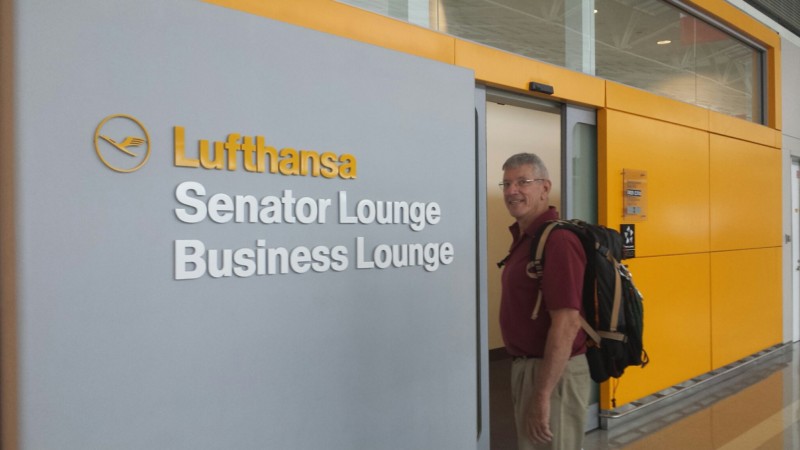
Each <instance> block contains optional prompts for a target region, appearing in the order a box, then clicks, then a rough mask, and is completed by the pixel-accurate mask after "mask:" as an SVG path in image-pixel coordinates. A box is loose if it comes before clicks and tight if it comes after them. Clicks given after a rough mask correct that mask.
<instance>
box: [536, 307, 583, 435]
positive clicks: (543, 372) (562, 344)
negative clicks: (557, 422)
mask: <svg viewBox="0 0 800 450" xmlns="http://www.w3.org/2000/svg"><path fill="white" fill-rule="evenodd" d="M550 320H551V324H550V330H549V331H548V332H547V342H546V343H545V347H544V358H542V364H541V365H540V366H539V368H538V369H537V371H536V376H535V379H534V383H533V396H532V397H531V399H530V403H529V405H528V411H527V414H526V417H525V422H526V427H527V429H528V430H527V432H528V437H530V439H531V440H532V441H533V442H538V443H546V442H550V441H552V440H553V433H552V432H551V431H550V396H551V394H552V393H553V389H554V388H555V387H556V384H558V380H559V379H561V375H562V374H563V373H564V367H566V365H567V361H569V356H570V352H571V350H572V343H573V342H574V341H575V336H576V335H577V334H578V330H579V329H580V327H581V322H580V313H579V312H578V311H577V310H575V309H569V308H564V309H557V310H553V311H550Z"/></svg>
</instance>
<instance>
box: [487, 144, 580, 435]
mask: <svg viewBox="0 0 800 450" xmlns="http://www.w3.org/2000/svg"><path fill="white" fill-rule="evenodd" d="M501 187H502V188H503V198H504V200H505V204H506V208H507V209H508V212H509V213H510V214H511V216H512V217H514V219H516V223H514V224H513V225H512V226H511V227H510V230H511V234H512V237H513V242H512V244H511V250H510V251H509V254H508V257H507V258H506V259H505V266H504V268H503V274H502V287H503V294H502V299H501V304H500V329H501V331H502V334H503V341H504V342H505V346H506V350H507V351H508V352H509V353H510V354H511V356H512V357H513V363H512V368H511V378H512V382H511V383H512V395H513V400H514V416H515V419H516V425H517V440H518V446H519V449H520V450H528V449H540V448H541V449H576V450H579V449H580V448H581V445H582V443H583V435H584V432H583V430H584V422H585V416H586V409H587V406H588V401H589V390H590V386H591V378H590V376H589V366H588V364H587V362H586V357H585V356H584V355H583V353H584V352H585V342H586V335H585V334H584V332H583V330H581V325H580V314H581V292H582V289H583V273H584V270H585V268H586V256H585V253H584V251H583V248H582V246H581V243H580V240H579V239H578V237H577V236H575V235H574V234H572V233H571V232H570V231H568V230H555V231H553V232H552V233H551V234H550V236H549V238H548V239H547V244H546V246H545V253H544V274H543V276H542V278H541V279H534V278H531V277H530V276H529V275H528V273H527V271H526V267H527V265H528V262H529V261H530V245H531V242H532V240H533V237H534V235H535V234H536V233H537V231H538V230H539V229H540V228H541V227H542V225H543V224H544V223H545V222H547V221H549V220H555V219H557V218H558V212H557V211H556V209H555V208H554V207H551V206H549V204H548V196H549V194H550V189H551V187H552V183H551V182H550V179H549V176H548V173H547V168H546V167H545V165H544V163H543V162H542V160H541V159H540V158H539V157H538V156H536V155H534V154H530V153H520V154H517V155H514V156H512V157H511V158H509V159H508V160H507V161H506V162H505V164H503V183H501ZM540 289H541V290H542V304H541V307H540V309H539V311H538V315H537V314H535V313H534V306H535V304H536V299H537V294H538V292H539V290H540ZM532 316H535V318H533V317H532Z"/></svg>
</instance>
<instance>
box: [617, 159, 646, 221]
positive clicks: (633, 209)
mask: <svg viewBox="0 0 800 450" xmlns="http://www.w3.org/2000/svg"><path fill="white" fill-rule="evenodd" d="M622 217H624V218H625V220H629V221H643V220H647V171H646V170H639V169H623V170H622Z"/></svg>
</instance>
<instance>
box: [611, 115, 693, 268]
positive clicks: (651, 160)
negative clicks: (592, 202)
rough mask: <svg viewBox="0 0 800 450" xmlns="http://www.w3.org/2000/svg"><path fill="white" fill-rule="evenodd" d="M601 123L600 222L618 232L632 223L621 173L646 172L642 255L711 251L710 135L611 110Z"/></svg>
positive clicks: (640, 234) (639, 227) (640, 231)
mask: <svg viewBox="0 0 800 450" xmlns="http://www.w3.org/2000/svg"><path fill="white" fill-rule="evenodd" d="M598 121H599V127H598V129H601V130H604V132H603V133H602V134H601V138H600V143H599V146H600V149H599V151H600V158H598V159H599V161H600V165H601V168H600V169H601V170H600V173H599V178H600V179H601V181H602V180H605V183H606V186H605V188H602V187H601V189H600V193H601V199H600V220H601V222H603V223H605V224H606V225H607V226H609V227H610V228H615V229H618V227H619V224H620V223H627V220H625V219H624V218H623V215H622V211H623V196H622V192H623V189H622V187H623V178H622V171H623V169H641V170H646V171H647V199H646V201H647V219H646V220H644V221H641V222H634V223H635V224H636V235H637V238H636V254H637V256H654V255H674V254H681V253H697V252H706V251H708V249H709V244H708V227H709V223H708V203H709V191H708V173H709V167H708V133H706V132H704V131H700V130H696V129H693V128H687V127H682V126H678V125H675V124H671V123H667V122H662V121H659V120H654V119H649V118H646V117H640V116H636V115H632V114H626V113H622V112H618V111H611V110H605V111H602V112H601V113H600V115H599V120H598ZM603 192H606V193H607V195H608V197H607V198H606V199H605V202H603V199H602V193H603Z"/></svg>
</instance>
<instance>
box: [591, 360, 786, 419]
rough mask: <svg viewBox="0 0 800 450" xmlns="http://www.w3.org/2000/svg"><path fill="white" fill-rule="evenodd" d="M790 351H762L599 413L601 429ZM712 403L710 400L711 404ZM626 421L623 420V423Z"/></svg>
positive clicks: (632, 417) (635, 416) (712, 384)
mask: <svg viewBox="0 0 800 450" xmlns="http://www.w3.org/2000/svg"><path fill="white" fill-rule="evenodd" d="M787 350H791V345H790V344H778V345H774V346H772V347H769V348H767V349H765V350H762V351H760V352H758V353H755V354H753V355H750V356H747V357H745V358H742V359H740V360H738V361H736V362H733V363H731V364H728V365H726V366H723V367H720V368H718V369H716V370H712V371H711V372H707V373H704V374H702V375H699V376H697V377H695V378H692V379H690V380H687V381H684V382H682V383H678V384H676V385H674V386H672V387H670V388H667V389H664V390H663V391H659V392H657V393H655V394H652V395H649V396H647V397H644V398H641V399H638V400H636V401H633V402H630V403H627V404H625V405H623V406H620V407H619V408H615V409H611V410H601V411H600V414H599V415H600V428H601V429H604V430H608V429H610V428H612V427H615V426H617V425H621V424H622V423H628V422H629V421H630V419H634V418H637V417H639V416H641V415H642V413H643V412H644V411H645V410H647V409H649V408H650V407H652V406H654V405H658V404H662V406H664V405H665V403H672V402H674V401H678V400H680V399H682V398H684V397H686V396H688V395H690V394H693V393H696V392H697V388H699V387H701V386H703V387H705V388H709V387H711V386H714V385H716V384H718V383H721V382H723V381H725V380H728V379H730V378H732V377H735V376H737V375H739V374H741V373H742V372H743V371H744V370H745V369H747V368H749V367H750V366H751V365H753V364H754V363H757V362H759V361H764V360H765V359H768V358H772V357H775V356H779V355H782V354H784V353H785V352H786V351H787ZM712 401H713V400H712ZM624 419H625V420H624Z"/></svg>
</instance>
